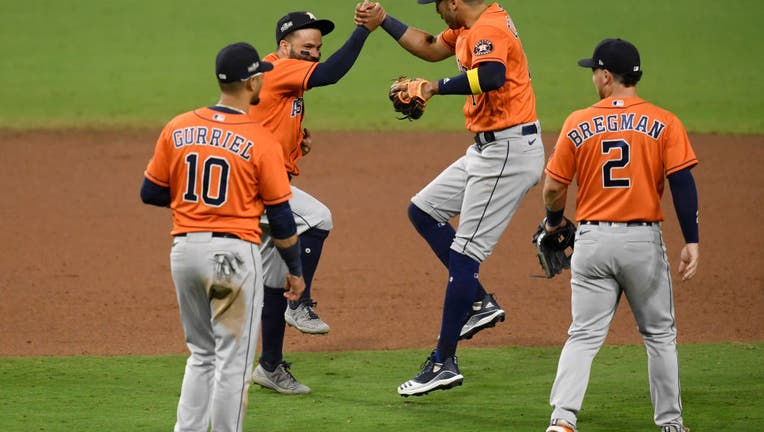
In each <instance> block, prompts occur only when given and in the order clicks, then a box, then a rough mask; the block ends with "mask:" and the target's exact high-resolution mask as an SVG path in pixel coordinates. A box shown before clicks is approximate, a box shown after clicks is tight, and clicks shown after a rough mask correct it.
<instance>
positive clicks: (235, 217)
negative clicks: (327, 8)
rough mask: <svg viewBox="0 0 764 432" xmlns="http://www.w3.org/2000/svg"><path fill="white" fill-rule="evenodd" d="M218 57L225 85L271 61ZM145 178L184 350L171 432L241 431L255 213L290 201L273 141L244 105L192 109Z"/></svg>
mask: <svg viewBox="0 0 764 432" xmlns="http://www.w3.org/2000/svg"><path fill="white" fill-rule="evenodd" d="M231 47H233V49H231V50H228V48H231ZM224 53H225V54H224ZM218 61H219V66H218V71H219V76H218V79H219V80H221V82H226V83H227V82H229V81H222V80H223V79H224V78H220V75H221V74H222V76H223V77H228V78H225V79H229V80H231V81H246V80H248V79H252V77H254V76H256V75H257V74H260V73H262V72H265V71H266V70H269V69H270V66H271V65H270V64H268V63H265V62H260V61H259V59H258V57H257V53H256V51H255V50H254V48H252V47H251V46H250V45H248V44H243V43H241V44H235V45H232V46H229V47H227V48H226V49H224V50H223V51H221V54H220V55H219V56H218ZM244 62H246V64H245V63H244ZM240 67H244V69H243V70H240ZM223 72H226V74H227V75H226V74H223ZM237 72H238V73H239V74H240V75H236V76H231V74H232V73H237ZM144 174H145V178H146V180H145V181H144V188H143V189H142V190H141V196H142V198H144V202H146V203H149V204H155V205H169V207H170V208H171V209H172V220H173V228H172V231H171V235H173V236H174V240H173V245H172V251H171V254H170V262H171V271H172V278H173V281H174V283H175V288H176V293H177V298H178V305H179V309H180V319H181V323H182V326H183V331H184V334H185V338H186V343H187V345H188V349H189V351H190V353H191V354H190V356H189V358H188V360H187V362H186V368H185V373H184V377H183V385H182V388H181V393H180V400H179V403H178V410H177V423H176V425H175V431H176V432H179V431H190V430H194V431H201V430H204V431H206V430H207V429H208V428H209V427H210V426H211V428H212V430H214V431H232V432H238V431H241V430H242V426H243V418H244V414H245V412H246V408H247V390H248V388H249V383H250V379H249V377H250V374H251V371H252V368H253V363H254V354H255V349H256V347H257V338H258V334H259V326H260V314H261V308H262V302H263V279H262V277H263V271H262V262H261V257H260V252H259V243H260V234H261V230H260V226H259V221H260V216H261V215H262V214H263V210H264V207H265V206H276V205H287V206H288V204H285V203H287V201H288V199H289V198H290V197H291V191H290V188H289V180H288V177H287V173H286V170H285V169H284V160H283V157H282V154H281V151H280V146H279V144H278V142H277V141H276V140H275V138H274V137H273V136H272V135H271V134H270V133H269V132H268V131H266V130H265V129H264V128H262V127H261V126H259V125H257V124H256V123H255V122H254V121H252V120H251V119H249V118H248V117H247V115H246V113H245V112H243V111H238V110H236V109H234V108H232V107H229V106H223V105H215V106H212V107H204V108H199V109H196V110H194V111H191V112H187V113H185V114H181V115H179V116H177V117H175V118H174V119H172V120H171V121H170V122H169V123H167V125H166V126H165V127H164V129H163V130H162V132H161V134H160V136H159V138H158V140H157V142H156V146H155V149H154V155H153V157H152V158H151V160H150V162H149V164H148V166H147V168H146V170H145V173H144ZM152 189H154V190H159V191H165V192H166V194H167V200H166V201H164V202H163V201H162V200H156V199H153V200H152V198H151V197H150V194H149V193H148V192H147V191H150V190H152ZM147 197H148V198H147ZM289 223H292V222H291V219H290V220H289ZM292 227H294V225H293V224H292Z"/></svg>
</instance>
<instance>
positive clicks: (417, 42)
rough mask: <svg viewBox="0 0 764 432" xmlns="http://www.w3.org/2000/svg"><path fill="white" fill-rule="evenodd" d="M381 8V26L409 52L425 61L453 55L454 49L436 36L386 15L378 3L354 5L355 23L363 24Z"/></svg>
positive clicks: (433, 60) (435, 60)
mask: <svg viewBox="0 0 764 432" xmlns="http://www.w3.org/2000/svg"><path fill="white" fill-rule="evenodd" d="M376 8H379V9H382V12H383V13H384V14H385V15H384V16H385V19H384V21H382V28H383V29H385V31H386V32H387V33H388V34H389V35H390V36H391V37H392V38H393V39H395V40H396V41H397V42H398V44H399V45H400V46H402V47H403V48H404V49H405V50H406V51H408V52H410V53H411V54H413V55H415V56H417V57H419V58H421V59H423V60H427V61H431V62H437V61H441V60H443V59H446V58H448V57H451V56H452V55H454V51H453V50H452V49H451V48H449V47H448V46H446V45H444V44H443V42H441V41H440V39H439V38H438V37H436V36H433V35H431V34H429V33H427V32H426V31H423V30H419V29H417V28H414V27H409V26H407V25H406V24H404V23H402V22H400V21H398V20H397V19H395V18H394V17H392V16H390V15H387V13H386V12H384V9H383V8H382V6H381V5H380V4H379V3H365V2H364V3H363V4H359V5H358V6H356V10H355V23H356V24H357V25H363V24H364V23H366V22H367V20H369V19H370V18H369V17H370V16H373V15H371V14H372V13H374V11H376V10H377V9H376Z"/></svg>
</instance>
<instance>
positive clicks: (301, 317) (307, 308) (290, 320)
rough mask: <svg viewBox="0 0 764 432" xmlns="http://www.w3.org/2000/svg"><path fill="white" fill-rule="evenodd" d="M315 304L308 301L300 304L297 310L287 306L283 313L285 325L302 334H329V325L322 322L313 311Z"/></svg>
mask: <svg viewBox="0 0 764 432" xmlns="http://www.w3.org/2000/svg"><path fill="white" fill-rule="evenodd" d="M316 304H318V303H316V302H314V301H313V300H310V299H309V300H307V301H303V302H300V304H299V305H298V306H297V309H292V307H291V306H287V308H286V311H284V320H285V321H286V323H287V324H289V325H290V326H292V327H294V328H296V329H297V330H299V331H301V332H303V333H308V334H326V333H329V325H328V324H326V323H325V322H323V321H322V320H321V318H319V316H318V314H316V312H315V311H313V306H315V305H316Z"/></svg>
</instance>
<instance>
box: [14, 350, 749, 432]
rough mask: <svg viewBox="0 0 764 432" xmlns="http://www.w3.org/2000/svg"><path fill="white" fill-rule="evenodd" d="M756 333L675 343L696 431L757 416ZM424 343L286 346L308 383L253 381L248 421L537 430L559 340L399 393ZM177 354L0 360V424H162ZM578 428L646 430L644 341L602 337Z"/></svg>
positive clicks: (480, 358) (489, 353)
mask: <svg viewBox="0 0 764 432" xmlns="http://www.w3.org/2000/svg"><path fill="white" fill-rule="evenodd" d="M763 350H764V343H729V344H706V345H680V347H679V356H680V364H681V367H682V370H681V373H682V392H683V400H684V406H685V418H686V421H687V424H688V425H689V426H690V427H692V428H693V430H699V431H711V430H748V429H750V426H751V425H752V424H761V423H762V421H764V401H763V399H762V396H761V395H762V394H764V362H763V361H762V360H763V356H762V354H763V353H764V351H763ZM426 355H427V353H426V352H425V351H424V350H416V351H410V350H407V351H380V352H342V353H339V352H338V353H295V354H290V355H289V360H293V361H294V366H293V372H294V373H295V375H296V376H298V378H300V379H301V380H302V381H303V382H305V383H307V384H309V385H310V386H311V387H312V388H313V393H312V394H311V395H307V396H283V395H279V394H276V393H274V392H270V391H266V390H263V389H260V388H259V387H253V388H252V389H251V390H250V406H249V410H248V413H247V418H246V424H245V430H267V431H295V430H310V431H312V432H321V431H326V432H329V431H331V432H334V431H348V432H350V431H353V432H355V431H375V432H381V431H396V432H397V431H402V430H403V431H410V430H418V431H433V432H434V431H442V430H454V431H476V430H480V431H499V430H501V431H506V430H511V431H519V432H523V431H538V430H543V427H544V426H545V424H546V422H547V420H548V416H549V407H548V395H549V389H550V387H551V383H552V380H553V378H554V372H555V368H556V364H557V357H558V355H559V348H517V347H506V348H495V349H463V350H461V352H460V357H459V360H460V364H461V369H462V373H463V374H464V375H465V377H466V378H465V384H464V385H463V386H462V387H459V388H457V389H454V390H450V391H447V392H443V391H440V392H434V393H431V394H430V395H428V396H425V397H421V398H414V397H412V398H408V399H404V398H401V397H400V396H398V395H397V394H396V392H395V387H396V386H397V385H398V384H399V383H400V382H402V381H403V380H405V379H408V378H410V377H411V376H413V375H414V374H415V373H416V372H417V371H418V370H417V368H418V366H419V364H420V363H421V362H422V361H423V360H424V357H426ZM184 361H185V358H184V357H182V356H163V357H34V358H18V357H16V358H3V359H2V361H1V362H0V382H2V386H0V430H2V431H4V432H13V431H24V432H27V431H48V432H52V431H72V430H76V431H81V432H86V431H105V430H108V431H115V432H116V431H157V430H170V429H171V427H172V424H173V423H174V419H175V408H176V404H177V398H178V392H179V389H180V382H181V378H182V373H183V365H184ZM579 426H580V427H581V429H582V430H584V431H586V432H605V431H613V430H624V431H636V430H655V429H656V428H655V427H654V426H653V424H652V408H651V405H650V399H649V390H648V385H647V371H646V355H645V351H644V348H643V347H641V346H606V347H604V348H603V349H602V351H601V352H600V354H599V355H598V357H597V358H596V359H595V362H594V367H593V371H592V378H591V383H590V386H589V390H588V393H587V397H586V399H585V401H584V409H583V410H582V412H581V414H580V417H579Z"/></svg>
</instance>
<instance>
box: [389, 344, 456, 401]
mask: <svg viewBox="0 0 764 432" xmlns="http://www.w3.org/2000/svg"><path fill="white" fill-rule="evenodd" d="M434 354H435V353H434V352H433V353H432V354H430V357H428V358H427V361H425V362H424V365H423V366H422V371H421V372H419V375H417V376H415V377H414V378H412V379H410V380H408V381H406V382H405V383H403V384H401V385H399V386H398V394H399V395H401V396H403V397H409V396H424V395H426V394H427V393H429V392H431V391H434V390H448V389H451V388H454V387H457V386H460V385H462V382H463V381H464V376H463V375H462V374H461V373H460V372H459V366H458V365H457V364H456V356H453V357H449V358H447V359H446V360H445V361H444V362H443V363H436V362H435V360H434V359H433V356H434Z"/></svg>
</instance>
